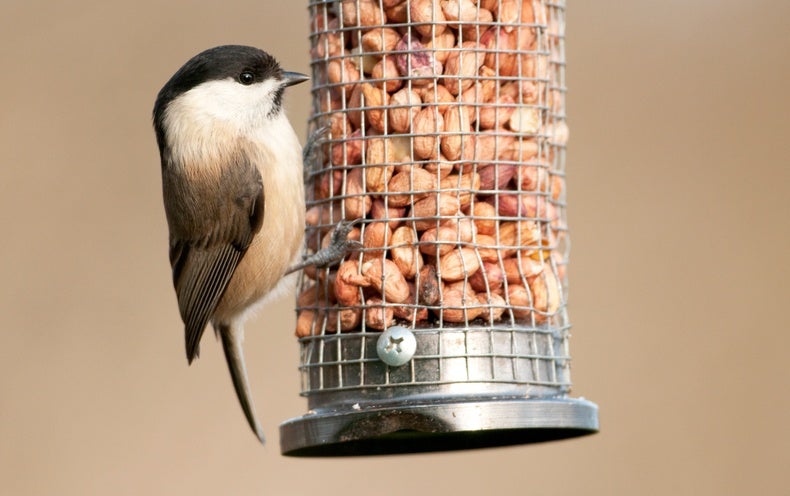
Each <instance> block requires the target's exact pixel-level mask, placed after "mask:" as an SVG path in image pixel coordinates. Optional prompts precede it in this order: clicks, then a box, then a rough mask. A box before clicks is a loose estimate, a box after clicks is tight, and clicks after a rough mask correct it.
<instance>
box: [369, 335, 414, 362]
mask: <svg viewBox="0 0 790 496" xmlns="http://www.w3.org/2000/svg"><path fill="white" fill-rule="evenodd" d="M415 351H417V338H416V337H415V336H414V333H413V332H411V330H410V329H407V328H405V327H402V326H392V327H390V328H389V329H387V330H386V331H384V332H382V333H381V336H379V339H378V341H377V342H376V353H378V355H379V358H380V359H381V361H382V362H384V363H386V364H387V365H389V366H390V367H400V366H401V365H404V364H406V363H409V360H411V359H412V357H413V356H414V352H415Z"/></svg>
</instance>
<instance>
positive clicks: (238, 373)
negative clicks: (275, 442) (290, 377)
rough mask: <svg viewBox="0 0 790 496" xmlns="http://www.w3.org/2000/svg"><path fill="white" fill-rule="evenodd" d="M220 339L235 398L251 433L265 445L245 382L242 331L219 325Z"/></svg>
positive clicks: (245, 369) (245, 370) (245, 371)
mask: <svg viewBox="0 0 790 496" xmlns="http://www.w3.org/2000/svg"><path fill="white" fill-rule="evenodd" d="M217 330H218V331H219V332H218V334H219V335H220V337H221V339H222V349H223V350H225V360H227V362H228V369H229V370H230V378H231V379H232V380H233V387H234V388H235V389H236V396H238V398H239V403H241V409H242V410H244V416H245V417H247V422H249V424H250V427H251V428H252V431H253V432H254V433H255V435H256V436H257V437H258V439H259V440H260V441H261V444H263V443H265V440H264V437H263V427H262V426H261V424H260V422H258V418H257V416H256V415H255V405H253V404H252V393H251V391H250V384H249V381H248V380H247V367H246V366H245V365H244V354H243V352H242V341H243V340H244V331H243V330H242V329H241V328H239V327H237V326H235V325H224V324H223V325H220V326H218V329H217Z"/></svg>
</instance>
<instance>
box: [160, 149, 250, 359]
mask: <svg viewBox="0 0 790 496" xmlns="http://www.w3.org/2000/svg"><path fill="white" fill-rule="evenodd" d="M230 161H231V162H232V163H226V164H224V167H221V168H219V169H217V170H218V171H221V172H217V173H216V174H213V175H212V174H210V173H205V174H204V175H201V178H202V179H201V180H196V179H195V177H194V175H193V177H191V178H188V177H187V175H186V174H187V172H185V169H184V168H183V167H172V166H171V167H166V168H165V169H163V171H162V175H163V188H164V197H165V210H166V211H167V218H168V224H169V227H170V265H171V266H172V268H173V284H174V285H175V289H176V295H177V297H178V307H179V310H180V312H181V318H182V320H183V321H184V325H185V338H186V352H187V359H188V360H189V362H190V363H191V362H192V360H193V359H194V358H195V357H196V356H198V353H199V350H200V338H201V336H202V335H203V331H204V330H205V328H206V325H207V324H208V322H209V320H210V319H211V316H212V314H213V313H214V310H215V309H216V307H217V304H218V303H219V301H220V298H221V297H222V294H223V293H224V291H225V288H226V287H227V285H228V281H230V278H231V276H232V275H233V272H234V270H235V269H236V266H237V265H238V263H239V260H241V258H242V257H243V256H244V253H245V252H246V251H247V248H248V247H249V245H250V243H251V242H252V239H253V237H254V236H255V234H256V233H257V232H258V231H259V230H260V228H261V225H262V224H263V210H264V193H263V183H262V181H261V175H260V172H259V171H258V169H257V168H256V167H255V166H254V165H253V164H252V163H251V162H250V161H249V160H248V158H247V157H246V156H245V154H243V153H237V154H234V157H233V158H232V159H230Z"/></svg>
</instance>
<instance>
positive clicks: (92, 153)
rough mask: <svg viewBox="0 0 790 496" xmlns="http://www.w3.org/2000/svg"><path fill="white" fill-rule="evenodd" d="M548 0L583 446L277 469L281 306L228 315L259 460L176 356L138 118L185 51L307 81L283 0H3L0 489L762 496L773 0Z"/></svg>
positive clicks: (769, 329)
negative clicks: (258, 58) (263, 440)
mask: <svg viewBox="0 0 790 496" xmlns="http://www.w3.org/2000/svg"><path fill="white" fill-rule="evenodd" d="M569 4H570V5H569V7H568V11H567V21H568V24H567V33H568V40H567V59H568V85H569V87H570V93H569V97H568V108H569V122H570V127H571V141H570V148H569V154H568V190H569V195H568V200H569V204H570V205H569V210H568V212H569V222H570V228H571V233H572V239H573V249H572V253H571V268H570V286H571V296H570V307H569V308H570V315H571V320H572V322H573V325H574V327H573V339H572V341H571V353H572V355H573V358H574V361H573V380H574V393H573V394H574V395H575V396H583V397H585V398H587V399H590V400H592V401H595V402H596V403H597V404H598V405H599V406H600V421H601V432H600V433H599V434H597V435H595V436H591V437H585V438H579V439H574V440H567V441H561V442H556V443H549V444H542V445H532V446H519V447H509V448H501V449H490V450H480V451H469V452H456V453H444V454H426V455H413V456H412V455H410V456H396V457H379V458H354V459H291V458H285V457H282V456H281V455H280V452H279V445H278V443H279V438H278V425H279V424H280V423H281V422H282V421H284V420H286V419H288V418H291V417H295V416H299V415H301V414H303V413H304V412H305V410H306V401H305V400H304V399H303V398H300V397H299V396H298V390H299V380H298V375H297V363H298V348H297V343H296V340H295V338H294V337H293V327H294V313H293V297H292V295H289V296H288V297H285V298H283V299H282V300H280V301H277V302H275V304H272V305H270V306H269V307H268V309H267V310H266V311H265V313H264V314H263V315H260V316H259V317H258V318H257V319H255V320H254V321H252V322H251V323H250V324H249V325H248V327H247V340H246V352H247V359H248V365H249V368H250V373H251V375H252V386H253V389H254V394H255V398H256V400H257V404H258V410H259V413H260V414H261V416H262V417H263V422H264V427H265V428H266V431H267V433H268V438H269V443H268V444H267V445H266V446H265V447H261V446H260V445H259V444H258V443H257V442H256V440H255V438H254V437H253V436H252V434H251V433H250V432H249V428H248V427H247V425H246V423H245V422H244V419H243V416H242V414H241V411H240V409H239V406H238V403H237V401H236V398H235V397H234V393H233V389H232V387H231V384H230V381H229V378H228V374H227V370H226V367H225V363H224V360H223V357H222V352H221V351H220V346H219V345H218V344H217V343H215V342H214V340H213V339H212V338H211V333H207V336H206V339H205V340H204V343H203V353H202V355H201V358H200V360H198V361H197V362H196V363H194V364H193V365H192V366H191V367H187V364H186V360H185V359H184V356H183V333H182V326H181V322H180V319H179V316H178V311H177V306H176V301H175V294H174V291H173V289H172V285H171V281H170V267H169V263H168V260H167V229H166V225H165V218H164V211H163V208H162V201H161V185H160V176H159V158H158V153H157V149H156V145H155V141H154V135H153V131H152V128H151V122H150V114H151V108H152V105H153V102H154V98H155V96H156V93H157V91H158V90H159V88H160V87H161V85H162V84H163V83H164V82H165V81H166V80H167V79H168V78H169V77H170V75H171V74H172V73H173V72H174V71H175V70H176V69H177V68H178V67H179V66H180V65H181V64H183V63H184V62H185V61H186V60H187V59H188V58H189V57H191V56H192V55H194V54H195V53H197V52H199V51H201V50H203V49H205V48H207V47H210V46H213V45H218V44H224V43H243V44H252V45H256V46H259V47H262V48H265V49H266V50H268V51H270V52H272V53H273V54H274V55H275V56H276V57H278V58H279V59H280V60H281V61H282V63H283V65H284V66H285V67H286V68H288V69H289V70H294V71H301V72H308V69H309V67H308V53H307V49H308V43H307V26H308V23H307V8H306V7H307V2H271V1H265V0H258V1H245V0H224V1H221V2H219V1H193V2H184V1H172V2H164V3H163V2H158V1H157V2H154V1H151V0H138V1H136V2H99V1H91V0H77V1H74V2H51V1H49V2H47V1H35V0H34V1H26V2H21V1H14V0H4V1H3V2H2V6H0V41H2V43H0V66H2V68H3V70H2V77H0V218H1V219H2V240H1V241H0V316H1V317H2V319H3V324H4V326H3V330H2V331H0V493H2V494H8V495H49V494H58V495H106V494H113V495H127V494H128V495H140V494H170V495H172V494H189V495H194V496H196V495H216V494H233V495H254V494H283V495H286V494H287V495H314V494H320V495H321V496H332V495H341V494H342V495H350V494H369V493H372V494H377V495H381V496H386V495H396V494H397V495H403V494H426V493H428V491H430V492H431V493H433V494H454V495H480V494H515V493H517V492H518V493H529V494H552V495H564V494H573V495H579V494H590V495H592V494H596V495H597V494H600V495H609V494H675V495H686V494H688V495H721V494H785V493H786V491H787V489H786V488H785V487H784V486H785V484H786V474H785V472H786V470H787V465H786V464H787V453H788V450H790V435H789V434H788V432H790V430H789V429H788V428H787V421H788V418H789V415H790V408H788V407H790V400H789V399H788V391H787V386H788V379H790V376H789V375H788V372H787V365H786V364H787V349H788V346H790V337H789V335H790V329H788V324H787V319H786V317H783V315H784V312H783V310H782V305H783V304H787V301H788V298H789V297H790V291H789V290H788V282H787V281H788V279H789V278H790V263H788V255H790V249H788V244H789V243H790V222H788V214H790V208H788V205H787V201H788V197H789V196H790V187H788V185H789V184H790V167H789V166H790V145H788V143H789V142H790V141H788V137H787V136H788V131H790V122H789V121H790V95H788V91H787V88H788V82H789V77H790V57H788V53H790V31H789V30H788V29H787V21H788V19H790V2H784V1H781V0H774V1H770V0H755V1H751V2H744V1H736V0H697V1H692V2H689V1H680V0H665V1H662V2H653V1H648V0H632V1H630V2H615V1H613V0H603V1H596V2H583V1H580V2H576V1H571V2H569ZM308 104H309V88H308V87H307V86H306V85H303V86H297V87H294V88H293V89H291V90H289V92H288V94H287V97H286V105H287V107H288V111H289V115H290V118H291V121H292V122H293V123H294V125H295V127H296V129H297V131H298V132H299V133H300V136H301V137H302V139H304V133H305V128H306V119H307V115H308Z"/></svg>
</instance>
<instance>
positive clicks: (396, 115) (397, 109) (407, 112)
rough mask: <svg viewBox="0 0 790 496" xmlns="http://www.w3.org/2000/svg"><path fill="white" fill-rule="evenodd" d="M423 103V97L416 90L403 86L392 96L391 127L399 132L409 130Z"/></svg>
mask: <svg viewBox="0 0 790 496" xmlns="http://www.w3.org/2000/svg"><path fill="white" fill-rule="evenodd" d="M421 104H422V98H420V95H419V93H417V92H416V91H414V90H410V89H408V88H403V89H401V90H399V91H397V92H396V93H395V94H393V95H392V98H390V111H389V119H390V129H391V130H392V131H395V132H398V133H406V132H408V131H409V128H410V127H411V122H412V120H413V119H414V116H415V115H417V112H418V111H419V110H420V105H421Z"/></svg>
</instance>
